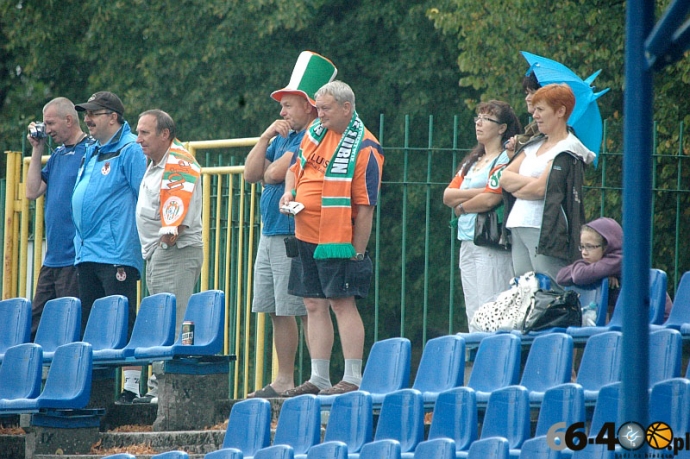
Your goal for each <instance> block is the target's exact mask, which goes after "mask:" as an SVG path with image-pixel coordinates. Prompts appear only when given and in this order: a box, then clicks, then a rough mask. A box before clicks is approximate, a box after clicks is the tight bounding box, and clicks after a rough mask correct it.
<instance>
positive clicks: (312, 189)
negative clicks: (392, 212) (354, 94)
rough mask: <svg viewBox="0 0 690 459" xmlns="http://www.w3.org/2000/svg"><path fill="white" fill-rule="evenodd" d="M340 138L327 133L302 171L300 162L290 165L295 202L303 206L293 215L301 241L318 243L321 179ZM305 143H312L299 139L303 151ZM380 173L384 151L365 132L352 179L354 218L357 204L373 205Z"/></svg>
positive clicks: (296, 231)
mask: <svg viewBox="0 0 690 459" xmlns="http://www.w3.org/2000/svg"><path fill="white" fill-rule="evenodd" d="M340 138H341V135H340V134H337V133H334V132H332V131H328V132H326V135H325V136H324V138H323V139H322V140H321V143H320V144H319V146H318V147H317V148H316V150H312V151H311V152H310V153H309V157H308V158H306V160H307V161H306V164H305V166H304V170H302V169H301V165H300V162H299V161H297V162H296V163H295V164H293V165H292V168H291V170H292V171H293V172H294V173H295V191H296V195H295V201H297V202H300V203H302V204H304V209H303V210H302V211H301V212H300V213H298V214H297V215H296V216H295V236H296V237H297V239H299V240H300V241H304V242H309V243H312V244H318V243H319V228H320V224H321V191H322V189H323V180H324V175H325V174H326V169H327V168H328V164H329V161H330V160H331V158H332V157H333V154H334V153H335V150H336V148H337V147H338V144H339V143H340ZM305 142H311V140H310V138H309V136H308V135H305V136H304V139H302V145H301V148H302V149H304V145H305ZM382 170H383V149H382V148H381V145H379V142H378V140H377V139H376V137H374V135H373V134H372V133H371V132H369V130H368V129H366V130H365V133H364V138H363V139H362V143H361V144H360V149H359V154H358V155H357V164H356V166H355V174H354V177H353V178H352V192H351V196H350V197H351V204H352V218H353V219H354V217H355V216H356V215H357V206H358V205H365V206H375V205H376V202H377V199H378V190H379V186H380V184H381V173H382Z"/></svg>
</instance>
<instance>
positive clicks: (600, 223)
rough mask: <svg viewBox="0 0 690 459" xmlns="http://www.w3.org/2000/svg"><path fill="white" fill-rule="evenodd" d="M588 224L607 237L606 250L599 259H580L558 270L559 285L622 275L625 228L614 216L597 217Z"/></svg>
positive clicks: (589, 282)
mask: <svg viewBox="0 0 690 459" xmlns="http://www.w3.org/2000/svg"><path fill="white" fill-rule="evenodd" d="M587 226H589V227H590V228H592V229H593V230H595V231H596V232H597V233H599V234H601V236H602V237H603V238H604V239H606V251H605V252H604V256H603V257H602V258H601V260H599V261H595V262H594V263H587V262H585V261H584V260H582V259H580V260H577V261H575V262H574V263H573V264H571V265H568V266H566V267H565V268H563V269H561V270H560V271H559V272H558V276H556V282H557V283H558V284H559V285H563V286H567V285H588V284H591V283H593V282H596V281H599V280H601V279H603V278H605V277H610V276H615V277H618V278H620V276H621V264H622V261H623V250H622V247H623V228H621V225H619V224H618V222H616V221H615V220H614V219H612V218H606V217H602V218H597V219H596V220H593V221H591V222H589V223H587Z"/></svg>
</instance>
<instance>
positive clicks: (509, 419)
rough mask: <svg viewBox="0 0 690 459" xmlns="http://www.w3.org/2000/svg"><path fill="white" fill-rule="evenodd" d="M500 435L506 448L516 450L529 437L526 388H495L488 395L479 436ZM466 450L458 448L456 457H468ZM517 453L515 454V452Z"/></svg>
mask: <svg viewBox="0 0 690 459" xmlns="http://www.w3.org/2000/svg"><path fill="white" fill-rule="evenodd" d="M491 437H501V438H505V439H506V440H507V441H508V448H509V449H510V450H511V451H512V450H518V449H519V448H520V447H521V446H522V444H523V442H524V441H525V440H527V439H528V438H529V437H530V406H529V394H528V392H527V389H525V388H524V387H522V386H509V387H504V388H502V389H498V390H495V391H494V392H492V393H491V397H489V403H488V404H487V406H486V412H485V413H484V420H483V423H482V434H481V438H482V439H485V438H491ZM468 455H469V453H468V452H467V451H461V450H459V449H458V451H457V452H456V457H458V458H465V457H468ZM516 455H517V454H516Z"/></svg>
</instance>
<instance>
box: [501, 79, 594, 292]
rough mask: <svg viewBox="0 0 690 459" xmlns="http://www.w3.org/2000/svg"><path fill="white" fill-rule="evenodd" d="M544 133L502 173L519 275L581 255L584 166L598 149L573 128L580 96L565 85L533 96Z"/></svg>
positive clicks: (549, 269)
mask: <svg viewBox="0 0 690 459" xmlns="http://www.w3.org/2000/svg"><path fill="white" fill-rule="evenodd" d="M532 105H533V106H534V113H533V115H532V116H533V118H534V120H535V121H536V122H537V126H538V128H539V132H541V134H542V135H539V136H536V137H534V138H533V139H532V140H530V141H529V142H528V143H527V144H525V145H524V146H523V147H522V148H521V149H520V150H519V151H518V152H516V154H515V156H514V157H513V160H512V161H511V163H510V164H509V165H508V166H507V167H506V169H505V170H504V171H503V174H502V175H501V186H502V187H503V195H504V200H505V203H506V211H507V212H508V218H507V220H506V224H505V228H506V229H507V230H510V234H511V242H512V252H511V255H512V260H513V269H514V270H515V275H516V276H520V275H522V274H525V273H527V272H530V271H534V272H537V273H542V274H546V275H548V276H549V277H550V278H551V280H552V288H558V287H557V284H556V282H555V280H556V275H557V274H558V271H559V270H560V269H561V268H563V267H564V266H566V265H568V264H570V263H572V262H573V261H575V260H577V259H578V258H580V252H579V250H578V245H579V243H580V227H581V226H582V224H583V223H585V215H584V214H585V212H584V206H583V202H582V198H583V196H582V183H583V180H584V166H585V164H589V163H591V162H592V161H593V160H594V153H593V152H591V151H590V150H589V149H587V147H585V146H584V145H583V144H582V142H580V140H579V139H578V138H577V137H576V136H575V135H574V134H573V133H572V132H570V130H569V129H568V124H567V122H568V118H569V117H570V114H571V113H572V111H573V107H574V106H575V96H574V95H573V92H572V90H571V89H570V87H569V86H567V85H565V84H550V85H547V86H544V87H542V88H540V89H539V90H538V91H537V92H536V93H535V94H534V97H533V98H532Z"/></svg>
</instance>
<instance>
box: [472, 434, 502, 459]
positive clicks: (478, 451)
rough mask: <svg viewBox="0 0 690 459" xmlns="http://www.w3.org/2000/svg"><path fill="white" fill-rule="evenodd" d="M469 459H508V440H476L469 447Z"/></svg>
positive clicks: (496, 438)
mask: <svg viewBox="0 0 690 459" xmlns="http://www.w3.org/2000/svg"><path fill="white" fill-rule="evenodd" d="M467 457H468V458H469V459H508V457H509V456H508V440H506V439H505V438H501V437H490V438H484V439H482V440H477V441H475V442H474V443H472V446H470V451H469V454H468V456H467Z"/></svg>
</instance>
